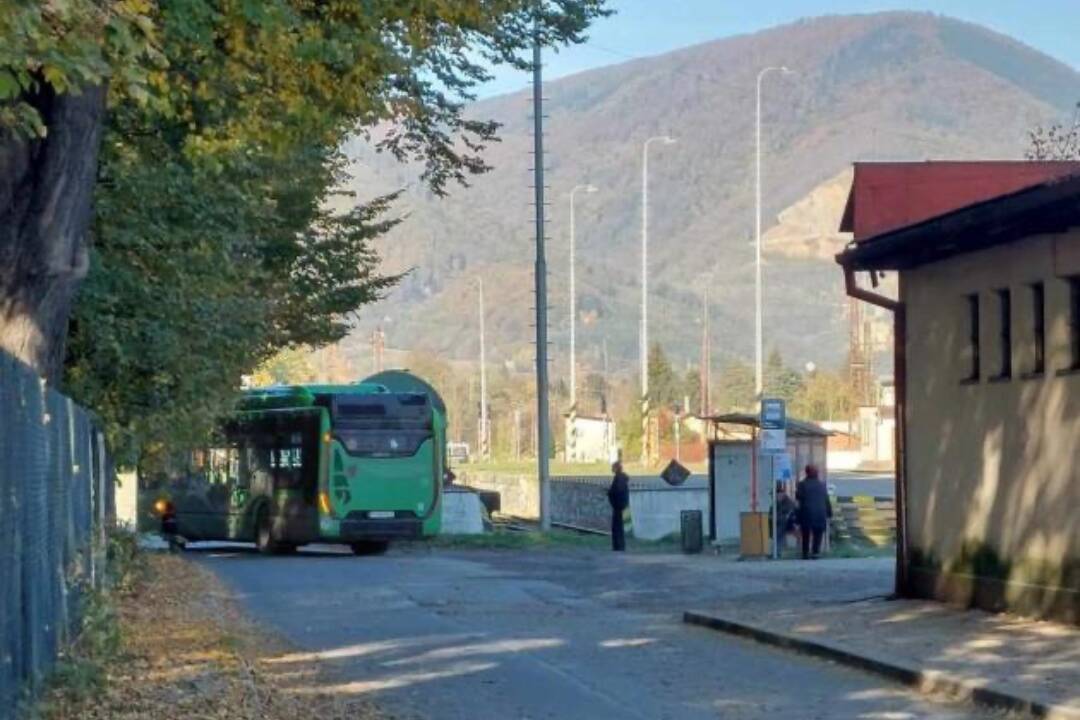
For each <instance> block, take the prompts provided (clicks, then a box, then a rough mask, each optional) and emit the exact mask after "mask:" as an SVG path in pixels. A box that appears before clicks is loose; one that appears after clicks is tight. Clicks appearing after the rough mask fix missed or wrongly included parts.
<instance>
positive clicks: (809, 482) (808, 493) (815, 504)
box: [795, 465, 832, 560]
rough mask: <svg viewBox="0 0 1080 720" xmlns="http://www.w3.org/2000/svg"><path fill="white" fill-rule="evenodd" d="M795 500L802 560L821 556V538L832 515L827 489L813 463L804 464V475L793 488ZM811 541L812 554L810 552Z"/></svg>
mask: <svg viewBox="0 0 1080 720" xmlns="http://www.w3.org/2000/svg"><path fill="white" fill-rule="evenodd" d="M795 501H796V502H797V503H798V505H799V529H800V530H801V531H802V556H803V560H808V559H810V558H811V557H813V558H814V559H815V560H816V559H817V558H818V557H820V556H821V540H822V538H823V537H824V536H825V529H826V528H827V527H828V526H829V518H831V517H832V503H831V502H829V490H828V488H826V487H825V483H823V482H821V478H819V477H818V469H817V467H816V466H815V465H807V466H806V477H804V478H803V479H802V480H800V481H799V485H798V487H797V488H796V489H795ZM811 542H813V555H811V554H810V550H811V547H810V546H811Z"/></svg>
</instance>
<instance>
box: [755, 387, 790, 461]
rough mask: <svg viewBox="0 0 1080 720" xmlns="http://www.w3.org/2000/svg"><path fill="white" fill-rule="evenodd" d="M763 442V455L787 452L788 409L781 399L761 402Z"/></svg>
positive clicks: (767, 399)
mask: <svg viewBox="0 0 1080 720" xmlns="http://www.w3.org/2000/svg"><path fill="white" fill-rule="evenodd" d="M760 426H761V440H760V445H759V447H760V448H761V453H762V454H763V455H777V454H781V453H784V452H786V451H787V409H786V407H785V406H784V401H783V400H781V399H779V398H763V399H762V400H761V419H760Z"/></svg>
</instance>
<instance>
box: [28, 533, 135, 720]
mask: <svg viewBox="0 0 1080 720" xmlns="http://www.w3.org/2000/svg"><path fill="white" fill-rule="evenodd" d="M106 559H107V564H106V584H105V586H104V587H103V588H102V589H100V590H97V589H90V588H84V589H83V593H84V594H83V598H82V602H81V603H80V613H81V616H80V620H79V627H78V629H77V631H76V636H75V639H74V641H73V642H72V643H71V644H70V645H69V646H68V647H67V648H65V649H64V652H63V654H62V655H61V657H60V660H59V662H58V663H57V665H56V667H55V668H54V670H53V672H52V673H51V674H50V676H49V685H50V687H51V688H52V692H51V693H50V697H52V699H53V700H54V701H55V700H61V701H63V702H65V703H70V702H77V701H79V700H80V699H85V698H88V697H91V696H93V695H95V694H97V693H99V692H101V691H102V690H103V688H104V687H105V684H106V682H107V680H108V678H107V675H106V668H108V667H109V665H111V664H114V663H115V662H116V660H117V659H118V658H119V657H120V655H121V653H122V649H123V643H122V638H121V633H120V620H119V617H118V615H117V610H116V594H117V593H126V592H130V591H131V590H132V588H133V585H134V583H135V581H136V579H137V578H138V577H139V575H140V573H141V572H142V570H143V569H144V568H143V565H142V558H141V556H140V555H139V550H138V542H137V538H136V536H135V534H134V533H131V532H127V531H123V530H113V531H110V532H109V534H108V537H107V546H106ZM42 709H47V708H42Z"/></svg>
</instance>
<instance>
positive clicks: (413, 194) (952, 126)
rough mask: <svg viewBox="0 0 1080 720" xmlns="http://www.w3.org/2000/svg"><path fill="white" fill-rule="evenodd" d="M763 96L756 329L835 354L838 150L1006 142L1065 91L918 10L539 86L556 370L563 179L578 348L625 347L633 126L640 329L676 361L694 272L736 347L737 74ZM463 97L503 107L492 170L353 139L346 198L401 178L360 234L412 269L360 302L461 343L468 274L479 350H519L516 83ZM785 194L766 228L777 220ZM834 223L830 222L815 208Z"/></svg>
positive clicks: (901, 151) (618, 361) (988, 35)
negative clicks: (379, 150) (412, 159)
mask: <svg viewBox="0 0 1080 720" xmlns="http://www.w3.org/2000/svg"><path fill="white" fill-rule="evenodd" d="M781 64H784V65H787V66H789V67H791V68H793V69H795V70H797V71H798V75H797V76H795V77H782V76H780V75H778V74H774V75H770V76H769V78H768V79H767V81H766V87H765V92H764V101H763V108H764V109H763V127H764V137H765V139H766V142H765V145H764V147H765V155H764V157H765V161H764V168H765V171H764V187H765V193H764V197H765V223H766V229H768V230H770V235H769V236H768V237H769V241H768V243H767V248H768V254H767V259H768V263H767V266H766V270H765V273H766V275H765V277H766V290H765V292H766V298H767V301H766V319H765V322H766V343H767V345H768V346H770V347H772V346H777V347H779V348H780V349H781V350H782V351H783V352H784V354H785V356H786V357H788V358H789V360H791V361H792V362H797V363H799V364H801V363H802V362H805V361H808V360H813V361H814V362H816V363H817V364H818V365H827V364H832V363H836V362H838V361H840V360H841V359H842V358H843V356H844V353H845V351H846V347H845V343H846V322H845V317H844V310H845V303H844V298H843V293H842V289H841V282H840V281H841V278H840V273H839V271H838V269H837V268H836V266H835V265H834V264H833V262H832V260H831V257H830V255H831V252H832V248H834V247H835V244H836V242H837V238H835V237H830V236H829V235H828V233H829V232H830V231H829V227H830V224H831V223H832V222H833V221H832V220H831V219H830V217H829V214H830V213H835V214H836V215H837V218H838V215H839V213H838V207H839V206H838V202H840V203H842V199H843V197H844V192H845V189H844V182H845V178H846V177H847V176H846V175H844V171H845V170H846V169H847V168H849V166H850V164H851V163H852V162H853V161H856V160H900V159H907V160H918V159H929V158H946V157H948V158H1018V157H1022V155H1023V151H1024V149H1025V147H1026V141H1027V135H1026V133H1027V131H1028V130H1029V129H1030V128H1031V127H1032V126H1033V125H1035V124H1037V123H1040V122H1045V121H1047V120H1049V119H1057V118H1060V117H1061V116H1062V115H1063V114H1064V113H1065V112H1066V111H1067V110H1068V109H1069V108H1070V107H1071V106H1072V104H1073V103H1074V102H1075V101H1076V100H1077V99H1080V74H1078V73H1077V72H1075V71H1073V70H1072V69H1070V68H1068V67H1067V66H1065V65H1063V64H1061V63H1058V62H1057V61H1055V60H1053V59H1051V58H1048V57H1046V56H1044V55H1041V54H1040V53H1038V52H1036V51H1034V50H1032V49H1030V48H1028V47H1026V46H1024V45H1021V44H1019V43H1017V42H1015V41H1013V40H1011V39H1009V38H1007V37H1004V36H1002V35H999V34H996V33H993V32H990V31H988V30H986V29H983V28H981V27H978V26H974V25H970V24H966V23H962V22H958V21H955V20H951V19H948V18H943V17H939V16H933V15H925V14H908V13H887V14H877V15H864V16H837V17H826V18H819V19H814V20H806V21H801V22H798V23H795V24H792V25H787V26H783V27H778V28H774V29H771V30H767V31H764V32H760V33H756V34H753V35H746V36H740V37H732V38H727V39H723V40H719V41H716V42H712V43H707V44H704V45H699V46H695V47H691V48H687V49H684V50H681V51H678V52H674V53H670V54H667V55H663V56H659V57H654V58H648V59H642V60H635V61H632V62H627V63H624V64H621V65H616V66H612V67H607V68H602V69H599V70H594V71H590V72H587V73H583V74H580V75H576V76H573V77H569V78H565V79H562V80H559V81H555V82H550V83H547V85H546V88H545V95H546V97H547V98H549V101H548V105H547V106H546V114H547V115H548V116H549V120H548V123H547V128H546V129H547V139H546V142H547V147H548V149H549V151H550V154H549V157H548V168H549V174H548V184H549V185H550V191H549V202H550V203H551V207H550V208H549V218H550V226H549V227H550V230H549V234H550V236H551V241H550V244H549V254H548V261H549V267H550V271H551V280H550V286H551V295H550V304H551V306H552V311H551V340H552V343H553V362H554V363H556V368H557V369H564V368H565V362H566V352H565V348H566V345H567V318H568V301H567V292H566V267H567V243H568V240H567V237H568V236H567V226H568V222H567V213H568V202H567V195H568V192H569V189H570V188H571V187H572V186H573V185H574V184H576V183H580V182H586V181H587V182H592V183H594V184H595V185H597V186H598V187H599V188H600V192H599V193H596V194H593V195H579V196H578V211H577V233H578V234H577V238H578V262H579V266H578V278H579V286H578V290H579V302H578V311H579V313H580V323H579V340H578V343H579V344H578V347H579V353H580V354H579V357H580V358H581V361H582V363H583V364H585V365H589V366H592V367H597V366H598V365H599V363H600V357H601V347H602V345H603V342H604V340H605V338H606V340H607V346H608V349H609V353H610V356H611V364H612V367H613V369H616V370H617V369H630V368H632V367H633V366H634V361H635V358H636V357H637V338H638V322H639V320H638V308H639V302H640V286H639V277H640V269H639V268H640V243H641V235H640V232H641V231H640V217H641V215H640V213H641V206H640V199H641V194H640V193H641V190H640V188H641V143H642V141H643V140H644V139H645V138H647V137H649V136H651V135H655V134H662V133H670V134H672V135H674V136H675V137H677V138H678V143H677V144H676V145H674V146H660V145H654V146H653V148H652V149H651V150H650V163H649V172H650V182H649V184H650V195H649V197H650V207H649V214H650V231H649V236H650V270H651V280H650V282H651V286H650V302H651V310H650V317H651V323H650V336H651V338H652V339H654V340H657V341H660V342H662V343H663V344H664V345H665V346H666V347H667V348H668V349H669V352H670V353H671V354H672V355H674V356H675V357H676V358H678V359H679V360H680V361H683V362H686V361H691V360H693V359H695V358H696V357H697V353H698V342H699V336H700V325H699V324H698V322H699V317H700V289H701V287H702V284H703V283H704V282H705V278H706V277H707V276H709V275H711V286H712V292H711V297H712V300H713V305H712V308H711V312H712V317H713V323H712V327H713V330H714V336H713V344H714V358H716V362H717V363H721V362H723V360H724V359H725V358H727V357H732V356H742V357H749V356H750V355H751V353H752V337H753V330H752V329H753V305H752V297H753V284H752V283H753V272H752V261H753V245H752V236H753V180H754V176H753V159H754V154H753V151H754V144H753V138H754V134H753V132H754V122H753V120H754V80H755V77H756V74H757V72H758V70H759V69H760V68H762V67H765V66H767V65H781ZM470 112H471V113H472V114H474V115H476V116H480V117H491V118H495V119H497V120H500V121H501V122H503V123H504V129H503V133H502V137H503V141H502V142H501V143H499V144H497V145H495V146H493V147H492V148H491V150H490V153H489V156H488V157H489V161H490V162H491V163H492V164H493V165H494V166H495V170H494V171H492V172H491V173H489V174H488V175H486V176H484V177H481V178H479V179H477V180H476V181H475V183H474V184H473V186H472V187H470V188H468V189H456V190H454V192H453V194H452V195H451V197H449V198H446V199H443V200H438V199H436V198H434V197H432V196H431V195H430V194H428V193H426V192H425V191H423V189H418V188H417V186H416V184H415V182H414V181H413V180H412V177H411V175H410V173H411V170H410V169H409V168H402V167H398V166H395V165H394V164H393V163H392V162H390V161H389V160H388V159H386V158H383V157H381V156H377V155H374V154H373V153H371V152H370V150H369V149H368V148H366V147H365V146H363V145H362V144H360V143H357V144H356V145H354V146H353V147H351V148H350V149H349V151H350V153H351V154H352V156H353V157H354V158H355V160H356V163H355V171H356V178H355V181H354V183H355V189H356V190H358V191H359V192H360V193H361V195H371V194H373V193H374V192H378V191H383V190H386V189H390V188H395V187H401V186H408V187H409V189H408V191H407V192H406V194H405V196H404V197H403V199H402V201H401V202H400V204H399V206H398V210H399V212H401V213H403V214H406V215H407V219H406V221H405V222H404V223H402V224H401V226H400V227H399V228H397V229H396V230H395V231H394V233H393V235H392V236H390V237H388V238H386V239H385V241H384V242H382V244H381V245H380V250H381V252H382V253H383V256H384V258H385V264H386V267H387V269H389V270H400V269H405V268H410V267H412V268H414V270H413V272H412V274H411V275H410V276H409V277H408V279H407V280H406V281H405V282H404V283H403V284H402V286H401V287H400V288H399V289H398V290H396V291H395V292H394V293H393V295H392V296H391V297H389V298H388V299H387V300H386V301H384V302H383V303H380V305H379V307H377V308H374V309H372V310H371V311H370V312H368V313H366V314H365V317H364V320H363V322H364V324H363V325H362V327H361V329H360V330H359V331H358V333H357V336H356V337H357V338H359V340H358V342H364V341H365V339H366V338H367V337H368V335H369V332H370V328H371V327H372V326H373V325H375V324H377V323H381V324H384V326H385V327H386V329H387V342H388V345H389V346H391V347H395V348H399V347H406V348H422V349H426V350H431V351H434V352H436V353H439V354H442V355H447V356H454V357H465V356H469V357H475V354H476V349H477V340H476V332H475V327H476V320H475V290H474V289H473V286H474V283H475V278H476V277H477V276H478V275H483V276H484V279H485V290H486V294H487V299H488V325H487V329H488V332H489V337H490V340H489V343H490V345H491V347H490V348H489V358H492V359H493V361H495V362H502V361H506V360H508V359H516V360H517V361H518V363H519V364H520V365H523V366H524V365H527V364H528V362H529V361H530V360H531V358H532V348H531V345H530V344H529V343H530V342H531V340H532V339H533V334H532V333H533V330H532V327H531V326H532V311H531V309H530V308H531V307H532V306H533V302H532V261H533V243H532V236H531V232H532V226H531V217H532V216H531V207H530V202H531V200H532V196H531V190H530V184H531V175H530V168H531V166H532V161H531V156H530V154H529V151H530V149H531V137H530V132H529V131H530V126H529V124H528V123H529V104H528V102H527V95H526V93H525V92H522V93H518V94H515V95H508V96H503V97H498V98H493V99H490V100H487V101H484V102H480V103H477V104H476V105H475V106H474V107H472V108H471V110H470ZM782 211H783V215H782V217H783V219H784V222H783V223H782V224H781V226H780V227H777V228H773V226H774V225H776V224H777V217H778V215H780V214H781V212H782ZM833 226H834V225H833Z"/></svg>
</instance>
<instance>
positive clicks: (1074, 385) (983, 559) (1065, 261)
mask: <svg viewBox="0 0 1080 720" xmlns="http://www.w3.org/2000/svg"><path fill="white" fill-rule="evenodd" d="M935 166H936V167H935ZM910 168H911V171H910V174H909V175H908V176H907V177H906V178H905V177H904V172H903V167H902V166H899V165H896V164H893V165H890V166H889V167H887V168H885V169H884V170H883V169H882V166H876V167H875V166H870V167H866V166H857V167H856V180H855V185H854V187H853V190H852V196H851V200H849V206H848V211H847V213H846V215H845V228H847V229H849V230H854V232H855V241H854V242H853V243H851V245H849V247H848V249H847V250H846V251H845V252H843V253H842V254H841V255H840V256H839V257H838V260H839V262H840V263H841V264H842V265H843V266H844V269H845V274H846V278H847V286H848V292H849V294H851V295H853V296H856V297H860V298H862V299H864V300H867V301H869V302H873V303H875V304H879V305H882V306H884V307H889V308H890V309H892V310H893V311H894V313H895V315H896V338H897V348H896V417H897V438H896V446H897V448H898V449H899V451H900V452H899V454H898V463H897V473H898V478H899V482H898V490H899V492H898V497H897V510H898V522H899V525H900V527H899V528H898V537H900V538H901V543H900V547H899V549H898V561H899V562H898V578H897V579H898V589H899V590H900V592H901V593H902V594H905V595H912V596H920V597H937V598H941V599H945V600H950V601H958V602H962V603H965V604H972V605H978V606H981V607H986V608H989V609H1004V608H1011V609H1015V610H1017V611H1019V612H1022V613H1027V614H1034V615H1040V616H1049V617H1057V618H1061V619H1066V620H1069V621H1072V622H1080V164H1076V163H1073V164H1062V163H991V164H985V165H983V164H978V163H975V164H964V165H963V169H964V170H965V171H966V172H969V173H972V174H969V175H967V176H966V177H967V181H966V182H967V185H968V187H967V188H965V189H964V190H962V191H960V192H959V193H958V195H959V197H958V198H955V199H954V200H955V202H954V203H953V205H954V207H953V208H949V207H948V206H947V205H946V206H940V205H938V206H937V207H933V205H934V203H930V205H931V207H929V208H928V209H926V210H925V211H921V210H920V209H919V206H918V203H917V202H913V201H912V200H913V198H917V197H919V196H920V195H928V194H934V193H935V192H936V194H938V195H940V194H942V193H944V194H946V195H947V194H948V191H949V189H950V187H951V184H952V183H954V182H962V181H963V179H962V178H961V179H957V178H955V177H954V176H952V175H950V173H953V174H955V173H956V172H957V171H958V169H960V168H961V165H960V164H951V163H944V164H913V165H911V166H910ZM1040 169H1041V170H1042V171H1043V172H1042V174H1041V175H1040V174H1039V173H1038V170H1040ZM860 170H862V171H863V175H864V177H863V183H862V186H861V187H860V177H859V175H860ZM1014 170H1016V171H1017V172H1014ZM980 171H981V173H982V174H980ZM1032 173H1034V174H1032ZM1018 174H1019V177H1020V178H1021V179H1017V178H1018ZM980 178H981V180H980ZM980 183H981V184H980ZM973 186H977V187H974V188H973ZM938 202H940V198H939V199H938ZM905 203H906V204H907V205H906V206H905V207H902V208H901V210H902V211H898V210H897V205H898V204H899V205H904V204H905ZM879 208H883V212H881V213H878V215H877V216H875V213H876V212H877V210H878V209H879ZM860 215H861V216H862V217H860ZM864 271H869V272H870V273H871V275H873V273H875V272H877V271H897V272H898V274H899V288H900V290H899V297H898V298H887V297H884V296H882V295H880V294H878V293H877V291H875V290H874V289H872V288H867V287H866V285H867V283H866V282H862V283H861V284H860V282H859V280H860V275H859V274H860V273H862V272H864ZM863 277H865V276H863ZM874 279H875V280H876V279H877V278H876V277H875V278H874Z"/></svg>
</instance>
